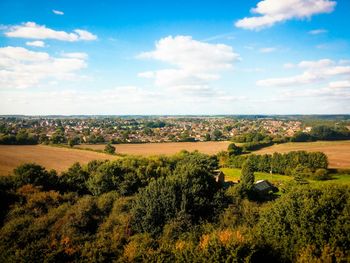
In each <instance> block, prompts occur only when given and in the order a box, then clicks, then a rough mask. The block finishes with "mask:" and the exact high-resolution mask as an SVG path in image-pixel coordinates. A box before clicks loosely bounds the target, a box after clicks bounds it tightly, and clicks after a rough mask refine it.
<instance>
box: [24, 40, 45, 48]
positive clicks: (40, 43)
mask: <svg viewBox="0 0 350 263" xmlns="http://www.w3.org/2000/svg"><path fill="white" fill-rule="evenodd" d="M26 45H27V46H31V47H45V42H44V41H40V40H36V41H28V42H26Z"/></svg>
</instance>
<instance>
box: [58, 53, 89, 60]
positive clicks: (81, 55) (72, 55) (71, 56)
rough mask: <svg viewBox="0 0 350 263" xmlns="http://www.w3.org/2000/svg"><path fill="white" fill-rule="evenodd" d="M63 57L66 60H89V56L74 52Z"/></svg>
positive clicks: (64, 54)
mask: <svg viewBox="0 0 350 263" xmlns="http://www.w3.org/2000/svg"><path fill="white" fill-rule="evenodd" d="M62 56H63V57H66V58H77V59H87V58H88V54H86V53H83V52H73V53H62Z"/></svg>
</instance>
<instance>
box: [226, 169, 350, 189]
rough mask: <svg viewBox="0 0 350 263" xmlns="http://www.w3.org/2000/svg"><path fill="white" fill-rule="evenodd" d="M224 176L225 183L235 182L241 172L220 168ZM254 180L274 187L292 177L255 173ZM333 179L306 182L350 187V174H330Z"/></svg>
mask: <svg viewBox="0 0 350 263" xmlns="http://www.w3.org/2000/svg"><path fill="white" fill-rule="evenodd" d="M221 171H223V173H224V174H225V180H226V181H237V180H239V178H240V176H241V170H240V169H237V168H221ZM254 175H255V180H256V181H258V180H268V181H270V182H271V183H273V184H275V185H277V186H278V185H281V184H283V183H286V182H288V181H291V180H293V177H292V176H288V175H280V174H269V173H261V172H255V173H254ZM332 177H333V179H332V180H327V181H314V180H308V181H309V182H310V183H312V184H333V183H336V184H348V185H350V174H332Z"/></svg>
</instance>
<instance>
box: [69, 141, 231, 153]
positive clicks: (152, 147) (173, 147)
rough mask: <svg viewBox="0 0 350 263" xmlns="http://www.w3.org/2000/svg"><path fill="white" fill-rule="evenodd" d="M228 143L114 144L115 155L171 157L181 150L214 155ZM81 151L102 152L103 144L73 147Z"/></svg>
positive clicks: (225, 147)
mask: <svg viewBox="0 0 350 263" xmlns="http://www.w3.org/2000/svg"><path fill="white" fill-rule="evenodd" d="M230 143H231V142H229V141H215V142H214V141H212V142H170V143H143V144H114V146H115V147H116V153H118V154H130V155H142V156H152V155H160V154H164V155H173V154H175V153H178V152H180V151H181V150H187V151H189V152H192V151H195V150H197V151H199V152H202V153H206V154H216V153H218V152H220V151H226V150H227V147H228V145H229V144H230ZM75 147H77V148H82V149H84V148H85V149H92V150H103V149H104V147H105V144H81V145H77V146H75Z"/></svg>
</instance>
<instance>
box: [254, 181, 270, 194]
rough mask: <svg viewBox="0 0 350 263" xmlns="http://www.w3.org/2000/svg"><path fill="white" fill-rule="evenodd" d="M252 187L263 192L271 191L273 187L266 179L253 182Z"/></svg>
mask: <svg viewBox="0 0 350 263" xmlns="http://www.w3.org/2000/svg"><path fill="white" fill-rule="evenodd" d="M254 188H255V190H257V191H260V192H265V191H271V190H273V189H274V188H275V187H274V186H273V185H272V184H271V183H270V182H269V181H267V180H259V181H257V182H255V183H254Z"/></svg>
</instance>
